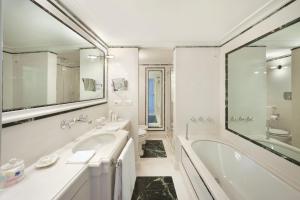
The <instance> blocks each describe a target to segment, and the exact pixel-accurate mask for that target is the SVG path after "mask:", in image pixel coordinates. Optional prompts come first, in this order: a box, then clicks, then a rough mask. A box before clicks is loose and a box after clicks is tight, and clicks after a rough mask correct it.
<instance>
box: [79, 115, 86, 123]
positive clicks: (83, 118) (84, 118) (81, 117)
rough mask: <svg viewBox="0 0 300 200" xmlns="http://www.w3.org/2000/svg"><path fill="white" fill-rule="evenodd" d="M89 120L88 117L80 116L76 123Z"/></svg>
mask: <svg viewBox="0 0 300 200" xmlns="http://www.w3.org/2000/svg"><path fill="white" fill-rule="evenodd" d="M88 118H89V116H88V115H79V117H78V118H77V119H76V121H77V122H89V121H88Z"/></svg>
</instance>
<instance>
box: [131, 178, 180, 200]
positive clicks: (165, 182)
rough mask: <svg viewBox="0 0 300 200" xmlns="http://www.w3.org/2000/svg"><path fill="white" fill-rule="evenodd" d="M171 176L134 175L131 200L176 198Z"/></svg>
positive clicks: (167, 199) (166, 199)
mask: <svg viewBox="0 0 300 200" xmlns="http://www.w3.org/2000/svg"><path fill="white" fill-rule="evenodd" d="M177 199H178V198H177V194H176V190H175V186H174V182H173V179H172V177H171V176H140V177H136V181H135V186H134V191H133V195H132V198H131V200H177Z"/></svg>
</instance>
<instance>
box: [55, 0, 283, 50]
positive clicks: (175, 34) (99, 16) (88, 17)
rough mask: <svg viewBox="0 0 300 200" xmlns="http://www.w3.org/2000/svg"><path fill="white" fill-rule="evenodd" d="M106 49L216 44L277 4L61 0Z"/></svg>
mask: <svg viewBox="0 0 300 200" xmlns="http://www.w3.org/2000/svg"><path fill="white" fill-rule="evenodd" d="M59 2H60V3H62V4H63V5H64V6H65V7H66V8H67V9H69V10H70V11H71V12H72V13H73V14H75V15H76V16H77V17H79V18H80V19H81V20H82V21H83V22H84V23H85V24H87V25H88V26H89V27H90V28H91V29H92V30H93V31H94V32H96V34H97V35H99V36H100V37H101V38H102V39H103V40H104V41H105V42H106V43H107V44H108V45H110V46H115V45H117V46H128V45H129V46H140V47H174V46H180V45H220V41H222V40H223V39H224V38H226V36H227V35H228V34H229V33H231V32H232V30H234V29H235V28H236V27H237V26H238V25H240V24H241V22H243V21H245V20H246V19H248V18H249V17H250V16H253V14H254V13H257V12H258V11H259V10H261V9H262V8H264V7H266V5H268V4H270V2H279V1H278V0H209V1H208V0H148V1H145V0H109V1H105V0H60V1H59Z"/></svg>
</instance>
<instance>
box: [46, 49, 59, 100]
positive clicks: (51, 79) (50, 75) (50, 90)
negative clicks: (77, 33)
mask: <svg viewBox="0 0 300 200" xmlns="http://www.w3.org/2000/svg"><path fill="white" fill-rule="evenodd" d="M47 54H48V63H47V104H54V103H56V95H57V94H56V84H57V79H56V75H57V55H55V54H53V53H47Z"/></svg>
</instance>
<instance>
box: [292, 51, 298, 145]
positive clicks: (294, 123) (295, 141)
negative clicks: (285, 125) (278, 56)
mask: <svg viewBox="0 0 300 200" xmlns="http://www.w3.org/2000/svg"><path fill="white" fill-rule="evenodd" d="M299 87H300V48H298V49H295V50H293V51H292V93H293V96H292V108H293V110H292V126H291V127H292V144H293V145H294V146H296V147H298V148H300V88H299Z"/></svg>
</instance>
